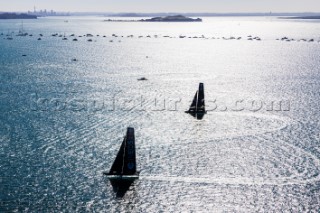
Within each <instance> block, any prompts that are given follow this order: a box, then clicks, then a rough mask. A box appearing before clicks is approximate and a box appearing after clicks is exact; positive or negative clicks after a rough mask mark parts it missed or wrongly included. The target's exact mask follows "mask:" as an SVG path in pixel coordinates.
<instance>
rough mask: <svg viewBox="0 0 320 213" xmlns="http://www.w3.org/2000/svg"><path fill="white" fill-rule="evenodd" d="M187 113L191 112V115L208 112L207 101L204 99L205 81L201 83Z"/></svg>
mask: <svg viewBox="0 0 320 213" xmlns="http://www.w3.org/2000/svg"><path fill="white" fill-rule="evenodd" d="M186 113H190V114H191V115H197V117H198V115H200V116H201V115H202V117H203V114H205V113H206V109H205V101H204V86H203V83H200V84H199V89H198V91H197V92H196V94H195V96H194V98H193V101H192V103H191V106H190V108H189V110H188V111H186Z"/></svg>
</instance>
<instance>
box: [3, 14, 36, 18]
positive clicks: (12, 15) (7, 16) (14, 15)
mask: <svg viewBox="0 0 320 213" xmlns="http://www.w3.org/2000/svg"><path fill="white" fill-rule="evenodd" d="M0 19H37V16H35V15H28V14H24V13H21V14H17V13H1V14H0Z"/></svg>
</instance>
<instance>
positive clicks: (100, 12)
mask: <svg viewBox="0 0 320 213" xmlns="http://www.w3.org/2000/svg"><path fill="white" fill-rule="evenodd" d="M44 10H45V9H42V10H39V11H37V12H40V11H44ZM50 11H51V9H50V10H47V12H50ZM53 11H54V12H58V13H92V14H217V15H219V14H317V13H318V14H320V11H319V12H310V11H304V12H284V11H282V12H272V11H268V12H261V11H260V12H174V11H173V12H130V11H129V12H110V11H58V10H53ZM28 12H32V13H33V11H30V10H28V11H18V10H17V11H13V10H10V11H0V13H28Z"/></svg>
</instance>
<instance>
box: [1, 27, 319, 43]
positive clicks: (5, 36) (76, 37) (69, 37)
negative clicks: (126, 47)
mask: <svg viewBox="0 0 320 213" xmlns="http://www.w3.org/2000/svg"><path fill="white" fill-rule="evenodd" d="M13 35H14V32H8V33H7V34H4V33H1V34H0V36H1V37H3V39H7V40H13ZM16 36H20V37H27V36H29V37H32V36H34V35H33V34H28V33H26V32H24V31H23V30H19V32H18V34H16ZM43 37H45V35H44V34H38V35H37V40H39V41H41V40H42V39H43ZM47 37H58V38H61V40H64V41H67V40H71V41H78V40H80V39H83V38H85V40H86V41H88V42H93V41H96V40H95V39H94V38H99V37H102V38H109V39H110V40H109V42H114V41H118V42H121V39H124V38H138V39H141V38H148V39H152V38H153V39H158V38H168V39H202V40H210V39H211V40H219V39H220V40H248V41H262V40H263V39H262V38H261V37H259V36H252V35H248V36H245V37H241V36H230V37H210V36H205V35H201V36H188V35H179V36H170V35H157V34H155V35H126V36H124V35H117V34H112V35H111V36H107V35H99V34H97V35H93V34H91V33H87V34H84V35H75V34H70V35H66V34H65V33H64V34H61V33H53V34H50V35H47ZM276 40H277V41H285V42H291V41H297V42H300V41H302V42H318V43H320V38H319V39H318V40H317V39H314V38H300V39H294V38H289V37H282V38H277V39H276Z"/></svg>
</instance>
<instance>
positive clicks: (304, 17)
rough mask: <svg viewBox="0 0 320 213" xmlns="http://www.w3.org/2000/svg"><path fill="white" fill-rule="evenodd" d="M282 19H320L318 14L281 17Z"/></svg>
mask: <svg viewBox="0 0 320 213" xmlns="http://www.w3.org/2000/svg"><path fill="white" fill-rule="evenodd" d="M281 18H283V19H320V16H296V17H281Z"/></svg>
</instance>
